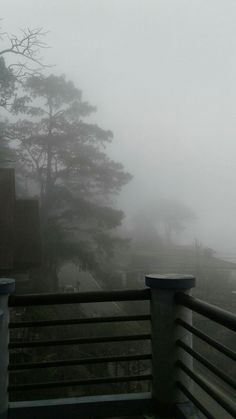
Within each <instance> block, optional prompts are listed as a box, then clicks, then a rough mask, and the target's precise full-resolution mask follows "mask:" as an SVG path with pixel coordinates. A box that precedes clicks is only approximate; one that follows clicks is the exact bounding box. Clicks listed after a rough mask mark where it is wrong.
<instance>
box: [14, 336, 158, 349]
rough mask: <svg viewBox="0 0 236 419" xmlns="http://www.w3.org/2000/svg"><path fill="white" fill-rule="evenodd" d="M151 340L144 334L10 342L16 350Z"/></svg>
mask: <svg viewBox="0 0 236 419" xmlns="http://www.w3.org/2000/svg"><path fill="white" fill-rule="evenodd" d="M149 339H151V335H150V333H143V334H139V335H126V336H99V337H94V338H73V339H62V340H39V341H32V342H30V341H29V342H10V343H9V346H8V347H9V349H16V348H41V347H43V346H62V345H80V344H90V343H106V342H126V341H134V340H137V341H138V340H149Z"/></svg>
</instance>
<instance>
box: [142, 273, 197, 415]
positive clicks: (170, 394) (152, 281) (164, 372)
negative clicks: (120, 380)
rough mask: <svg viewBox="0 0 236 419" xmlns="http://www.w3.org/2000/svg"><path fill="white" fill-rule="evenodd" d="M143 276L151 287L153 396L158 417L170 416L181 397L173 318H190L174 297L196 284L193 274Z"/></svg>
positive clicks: (185, 334)
mask: <svg viewBox="0 0 236 419" xmlns="http://www.w3.org/2000/svg"><path fill="white" fill-rule="evenodd" d="M145 278H146V285H147V286H148V287H150V288H151V327H152V374H153V381H152V397H153V399H154V402H155V403H156V406H157V411H158V417H160V418H165V417H166V418H172V417H173V409H174V406H175V404H176V403H177V402H180V401H184V400H183V399H182V400H181V399H180V398H179V394H178V392H177V391H176V381H178V379H179V377H178V371H177V368H176V361H177V347H176V339H177V338H180V335H177V327H176V324H175V320H176V318H177V317H181V318H182V319H184V320H188V321H189V316H191V312H190V311H189V310H187V309H185V308H184V307H182V306H178V305H177V304H176V303H175V301H174V299H175V294H176V292H189V290H190V289H191V288H193V287H194V286H195V278H194V277H193V276H191V275H179V274H166V275H158V274H152V275H146V277H145ZM178 333H179V332H178ZM181 334H182V336H181V337H182V338H184V340H185V342H186V340H187V341H189V340H191V335H190V334H189V332H187V331H181ZM187 334H188V336H187ZM186 338H187V339H186Z"/></svg>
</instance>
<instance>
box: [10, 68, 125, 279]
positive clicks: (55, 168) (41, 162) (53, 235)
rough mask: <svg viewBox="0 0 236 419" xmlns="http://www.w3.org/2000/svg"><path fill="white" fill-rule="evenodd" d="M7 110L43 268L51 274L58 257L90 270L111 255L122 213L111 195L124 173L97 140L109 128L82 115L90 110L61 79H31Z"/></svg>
mask: <svg viewBox="0 0 236 419" xmlns="http://www.w3.org/2000/svg"><path fill="white" fill-rule="evenodd" d="M14 109H15V112H16V113H17V114H19V113H21V114H22V115H24V119H21V120H19V121H18V122H17V123H16V124H15V125H14V136H15V138H16V139H17V140H18V143H19V148H18V161H19V163H20V165H21V173H22V174H23V173H24V175H27V176H28V179H29V182H30V184H31V187H32V188H33V190H35V191H36V192H37V194H38V196H39V197H40V202H41V216H42V227H43V241H44V266H46V267H47V270H50V272H51V273H50V275H51V277H52V276H53V275H54V276H55V272H56V268H57V267H58V264H60V263H61V262H62V261H63V260H66V259H67V260H68V259H70V260H73V258H74V259H75V260H79V261H80V262H82V263H84V265H86V266H90V267H91V268H95V266H96V264H97V263H98V261H99V260H101V259H102V258H104V257H107V256H109V255H111V254H112V249H113V246H114V244H115V243H117V241H119V239H117V238H116V237H115V236H114V235H113V229H114V228H115V227H117V226H118V225H119V224H120V223H121V220H122V218H123V213H122V211H118V210H115V209H113V208H112V206H111V197H112V195H113V194H114V193H117V192H119V191H120V189H121V188H122V186H123V185H124V184H126V183H127V182H128V181H129V180H130V178H131V176H130V175H129V174H128V173H125V172H124V171H123V167H122V165H121V164H120V163H117V162H114V161H112V160H111V159H110V158H109V157H108V156H107V154H106V153H105V146H106V144H107V143H109V142H110V141H111V140H112V132H111V131H109V130H108V131H107V130H104V129H102V128H100V127H99V126H98V125H96V124H90V123H89V122H87V121H86V120H85V118H86V117H88V116H89V115H90V114H91V113H92V112H95V108H94V107H93V106H91V105H90V104H89V103H88V102H86V101H83V100H82V93H81V91H80V90H79V89H77V88H76V87H75V86H74V84H73V83H72V82H70V81H67V80H66V79H65V77H63V76H61V77H58V76H54V75H51V76H49V77H42V76H39V77H31V78H29V79H28V80H27V82H26V83H25V95H24V97H22V98H19V99H16V100H15V104H14Z"/></svg>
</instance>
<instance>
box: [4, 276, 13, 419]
mask: <svg viewBox="0 0 236 419" xmlns="http://www.w3.org/2000/svg"><path fill="white" fill-rule="evenodd" d="M14 289H15V281H14V279H8V278H6V279H5V278H1V279H0V419H7V417H8V389H7V388H8V362H9V350H8V343H9V330H8V325H9V310H8V297H9V294H11V293H12V292H14Z"/></svg>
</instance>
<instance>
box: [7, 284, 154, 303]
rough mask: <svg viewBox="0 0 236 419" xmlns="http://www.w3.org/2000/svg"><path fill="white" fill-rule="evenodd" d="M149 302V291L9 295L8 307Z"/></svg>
mask: <svg viewBox="0 0 236 419" xmlns="http://www.w3.org/2000/svg"><path fill="white" fill-rule="evenodd" d="M140 300H150V289H149V288H144V289H140V290H117V291H91V292H78V293H57V294H53V293H50V294H24V295H11V296H10V297H9V307H26V306H39V305H56V304H76V303H98V302H111V301H140Z"/></svg>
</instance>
